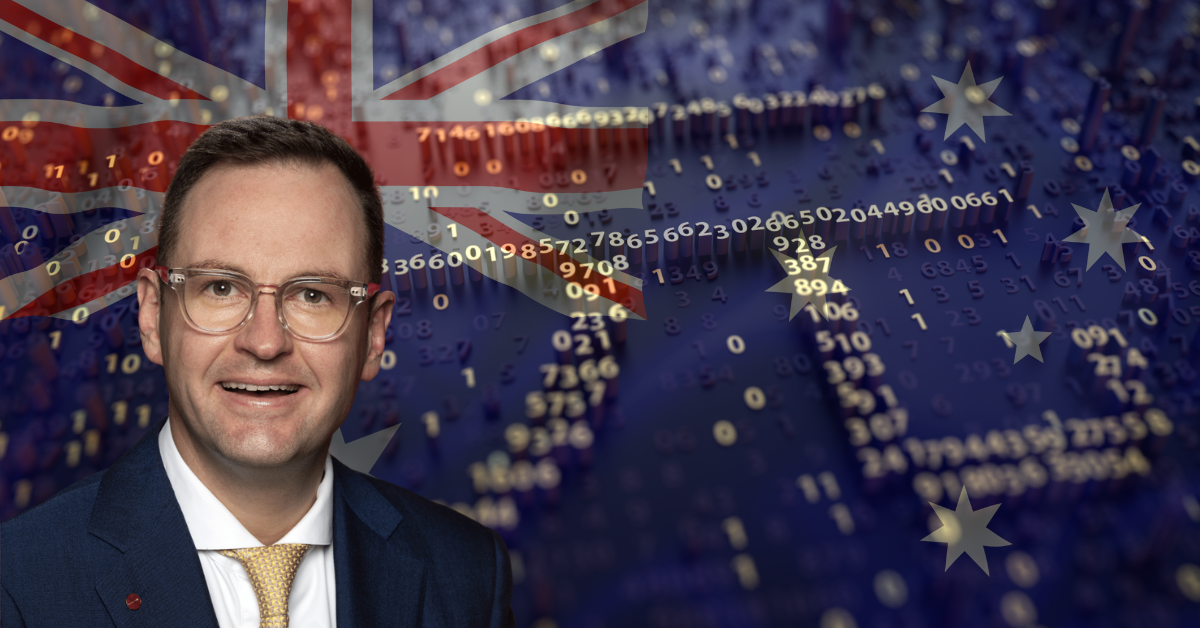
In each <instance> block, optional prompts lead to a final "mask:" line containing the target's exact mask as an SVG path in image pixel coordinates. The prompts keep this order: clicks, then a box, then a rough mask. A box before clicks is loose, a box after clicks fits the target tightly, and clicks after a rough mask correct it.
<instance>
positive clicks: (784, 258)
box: [767, 246, 850, 321]
mask: <svg viewBox="0 0 1200 628" xmlns="http://www.w3.org/2000/svg"><path fill="white" fill-rule="evenodd" d="M836 250H837V246H831V247H829V248H828V249H826V250H825V252H824V253H822V254H820V255H818V256H817V257H815V258H813V261H814V262H816V265H817V267H816V268H815V269H813V270H804V269H803V267H802V266H801V265H800V262H798V261H796V259H795V258H793V257H790V256H788V255H784V254H783V253H780V252H779V251H776V250H775V249H771V252H772V253H774V254H775V261H777V262H779V263H780V264H781V265H782V266H783V270H784V271H787V272H788V276H787V277H784V278H783V279H782V280H781V281H780V282H779V283H777V284H775V285H773V286H771V287H770V288H767V292H786V293H789V294H791V295H792V313H791V315H790V316H788V320H789V321H790V320H792V319H793V318H795V317H796V314H799V313H800V310H801V309H803V308H804V306H805V305H806V304H808V303H812V304H813V307H814V308H816V310H817V312H819V313H820V314H821V316H825V295H826V294H830V293H832V292H833V290H832V288H833V285H834V282H836V281H837V280H836V279H833V278H831V277H830V276H829V271H828V269H829V267H830V265H831V264H832V259H833V252H834V251H836ZM801 257H807V255H801ZM822 260H828V261H822ZM788 262H791V263H790V264H789V263H788ZM789 266H790V267H791V268H789ZM793 271H794V272H793ZM797 279H806V280H808V282H809V284H811V283H812V282H813V280H816V279H820V280H822V281H824V282H825V291H824V292H822V293H821V294H817V292H818V291H815V290H812V289H811V287H810V288H809V293H808V294H800V293H799V292H797V291H796V280H797ZM841 287H844V285H843V286H839V288H841ZM846 290H847V291H849V290H850V288H846ZM839 292H840V290H839Z"/></svg>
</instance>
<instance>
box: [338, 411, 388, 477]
mask: <svg viewBox="0 0 1200 628" xmlns="http://www.w3.org/2000/svg"><path fill="white" fill-rule="evenodd" d="M398 429H400V424H399V423H397V424H395V425H393V426H391V427H385V428H383V429H382V430H379V431H378V432H375V433H374V434H367V435H366V436H363V437H362V438H360V439H358V440H356V441H353V442H350V443H347V442H346V437H345V436H343V435H342V429H341V428H338V431H336V432H334V433H333V439H332V440H330V442H329V455H331V456H333V457H334V458H337V459H338V460H339V461H341V463H342V464H344V465H346V466H347V467H350V468H351V469H354V470H355V471H359V472H361V473H366V474H367V475H371V468H372V467H374V466H375V463H376V462H377V461H378V460H379V456H381V455H382V454H383V450H384V449H386V448H387V446H388V443H389V442H391V440H392V436H393V435H395V434H396V430H398ZM372 477H374V476H372Z"/></svg>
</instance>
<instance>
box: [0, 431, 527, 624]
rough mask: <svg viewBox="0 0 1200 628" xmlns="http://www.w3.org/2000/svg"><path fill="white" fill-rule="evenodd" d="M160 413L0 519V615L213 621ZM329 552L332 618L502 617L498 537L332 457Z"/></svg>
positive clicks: (465, 620)
mask: <svg viewBox="0 0 1200 628" xmlns="http://www.w3.org/2000/svg"><path fill="white" fill-rule="evenodd" d="M165 422H166V419H165V418H164V419H163V420H162V421H160V422H159V423H158V425H157V427H155V428H153V429H151V430H149V431H148V432H147V433H146V435H145V436H143V437H142V439H141V440H140V441H138V443H137V444H136V445H134V447H133V448H132V449H131V450H129V451H128V452H126V453H125V454H124V455H123V456H121V458H120V459H118V460H117V461H116V463H114V464H113V465H112V467H110V468H109V469H107V470H105V471H102V472H100V473H96V474H93V475H92V476H90V477H88V478H86V479H84V480H82V481H80V482H77V483H75V484H73V485H71V486H69V487H67V488H66V489H64V490H62V491H61V492H59V493H58V494H57V495H55V496H54V497H52V498H51V499H49V500H48V501H47V502H46V503H44V504H41V505H40V506H38V507H36V508H33V509H31V510H30V511H28V512H25V513H22V514H21V515H20V516H17V517H15V518H13V519H12V520H10V521H6V522H4V523H3V524H2V525H0V625H3V627H4V628H11V627H18V626H21V627H24V626H28V627H29V628H41V627H60V626H61V627H63V628H68V627H69V628H83V627H87V628H95V627H99V626H113V627H115V628H134V627H136V626H155V627H166V626H171V627H182V626H195V627H201V626H203V627H206V628H217V618H216V614H215V613H214V612H213V605H212V600H211V599H210V598H209V595H208V586H207V584H206V583H205V580H204V572H203V570H202V569H201V567H200V558H199V556H198V555H197V553H196V546H195V545H194V544H193V543H192V537H191V535H190V534H189V533H188V528H187V524H186V523H185V522H184V519H183V511H182V510H180V508H179V502H177V501H176V500H175V493H174V491H173V490H172V489H171V483H170V481H169V480H168V479H167V472H166V469H165V468H164V467H163V462H162V456H161V454H160V452H159V449H158V432H159V430H161V429H162V426H163V425H164V424H165ZM333 556H334V571H335V572H336V579H335V581H336V583H337V625H338V626H339V628H342V627H348V626H359V627H362V628H375V627H377V626H403V627H405V628H409V627H414V628H415V627H417V626H425V627H434V626H438V627H444V628H457V627H459V626H488V627H493V628H500V627H508V626H512V625H513V624H514V619H513V614H512V609H511V606H510V604H511V598H512V568H511V565H510V563H509V559H508V549H507V548H506V546H505V544H504V541H503V540H502V539H501V538H500V536H499V535H498V534H496V533H495V532H494V531H492V530H491V529H489V528H486V527H484V526H482V525H480V524H478V523H476V522H475V521H473V520H471V519H470V518H468V517H466V516H464V515H462V514H460V513H458V512H456V511H455V510H453V509H451V508H447V507H445V506H442V505H440V504H437V503H434V502H432V501H430V500H427V499H425V498H423V497H421V496H419V495H417V494H415V493H413V492H411V491H408V490H405V489H403V488H400V487H399V486H395V485H393V484H389V483H387V482H384V481H382V480H379V479H376V478H373V477H370V476H368V475H365V474H363V473H359V472H357V471H354V470H352V469H350V468H348V467H347V466H346V465H344V464H342V463H341V462H339V461H338V460H337V459H336V458H334V460H333ZM131 593H136V594H137V595H138V596H139V597H140V598H141V600H142V604H141V607H140V608H138V609H137V610H131V609H130V608H128V607H127V606H126V603H125V600H126V597H127V596H128V595H129V594H131Z"/></svg>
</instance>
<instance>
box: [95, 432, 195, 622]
mask: <svg viewBox="0 0 1200 628" xmlns="http://www.w3.org/2000/svg"><path fill="white" fill-rule="evenodd" d="M165 422H166V419H165V418H164V419H163V420H162V421H159V423H158V425H157V426H156V427H154V428H152V429H150V430H149V431H147V432H146V434H145V436H143V437H142V438H141V440H139V441H138V442H137V444H136V445H134V447H133V449H131V450H129V452H128V453H126V454H125V455H124V456H122V457H121V459H119V460H118V461H117V462H116V463H115V464H113V466H112V467H110V468H109V469H108V471H106V472H105V473H104V477H103V479H101V480H100V489H99V492H98V494H97V495H96V502H95V504H94V505H93V507H92V514H91V518H90V519H89V521H88V532H89V533H90V534H91V535H92V536H94V537H96V538H97V539H99V540H101V541H104V542H105V543H108V544H109V545H111V546H112V547H114V548H116V549H117V550H118V551H119V552H120V554H119V555H117V557H116V559H115V560H113V561H111V564H109V565H106V568H107V570H106V571H105V572H104V573H103V574H102V575H101V576H100V578H99V579H98V580H97V582H96V592H97V593H98V594H99V595H100V599H101V600H102V601H103V603H104V605H105V607H107V608H108V612H109V615H111V616H112V619H113V623H114V624H115V625H116V626H117V627H118V628H134V627H140V626H167V625H170V626H196V627H204V628H217V617H216V614H215V613H214V612H213V605H212V600H211V599H210V598H209V595H208V585H207V584H206V583H205V580H204V571H203V569H202V568H201V567H200V558H199V556H198V555H197V553H196V546H195V544H194V543H193V542H192V537H191V534H190V533H189V532H188V528H187V523H186V522H185V521H184V518H183V511H182V510H180V508H179V503H178V502H177V501H176V500H175V493H174V491H173V490H172V488H171V483H170V480H168V479H167V472H166V469H165V468H164V467H163V461H162V455H161V453H160V452H159V449H158V433H159V431H160V430H161V429H162V427H163V424H164V423H165ZM131 593H132V594H137V595H138V596H139V597H140V598H141V607H140V608H138V609H137V610H131V609H130V608H128V607H127V606H126V598H127V597H128V596H129V594H131Z"/></svg>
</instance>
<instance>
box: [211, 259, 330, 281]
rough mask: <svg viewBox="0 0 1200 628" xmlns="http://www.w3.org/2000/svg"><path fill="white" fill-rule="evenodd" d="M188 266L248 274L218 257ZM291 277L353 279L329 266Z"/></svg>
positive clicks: (305, 271) (311, 269)
mask: <svg viewBox="0 0 1200 628" xmlns="http://www.w3.org/2000/svg"><path fill="white" fill-rule="evenodd" d="M188 268H203V269H206V270H223V271H226V272H231V273H238V274H242V275H246V276H247V277H249V276H250V273H248V272H246V271H245V270H244V269H243V268H242V267H241V266H238V265H237V264H230V263H228V262H224V261H221V260H219V259H206V260H202V261H199V262H195V263H193V264H191V265H189V266H188ZM292 277H327V278H329V279H340V280H342V281H354V280H353V279H350V278H349V277H347V276H346V275H343V274H342V273H340V272H338V271H336V270H332V269H329V268H310V269H308V270H304V271H302V272H299V273H296V274H294V275H292ZM289 279H290V277H289Z"/></svg>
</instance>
